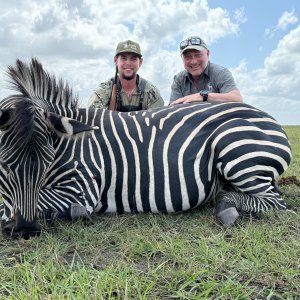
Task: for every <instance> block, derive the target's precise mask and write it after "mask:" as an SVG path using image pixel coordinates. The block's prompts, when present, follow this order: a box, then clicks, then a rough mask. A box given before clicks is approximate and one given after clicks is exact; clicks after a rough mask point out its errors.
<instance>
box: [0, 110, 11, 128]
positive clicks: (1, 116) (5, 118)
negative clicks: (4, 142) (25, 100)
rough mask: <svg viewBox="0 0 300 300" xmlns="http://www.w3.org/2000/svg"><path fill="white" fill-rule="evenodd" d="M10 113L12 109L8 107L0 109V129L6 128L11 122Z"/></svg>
mask: <svg viewBox="0 0 300 300" xmlns="http://www.w3.org/2000/svg"><path fill="white" fill-rule="evenodd" d="M12 113H13V110H12V109H11V108H9V109H0V129H3V128H6V127H8V126H9V125H10V123H11V122H12Z"/></svg>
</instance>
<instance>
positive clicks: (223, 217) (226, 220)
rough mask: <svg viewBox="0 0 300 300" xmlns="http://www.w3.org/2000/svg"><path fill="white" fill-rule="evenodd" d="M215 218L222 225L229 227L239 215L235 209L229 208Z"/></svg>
mask: <svg viewBox="0 0 300 300" xmlns="http://www.w3.org/2000/svg"><path fill="white" fill-rule="evenodd" d="M217 217H218V219H219V220H220V221H221V223H222V224H223V225H225V226H228V227H230V226H232V225H233V224H234V222H235V221H236V219H237V218H238V217H239V213H238V211H237V209H236V208H235V207H229V208H226V209H224V210H222V211H220V212H218V213H217Z"/></svg>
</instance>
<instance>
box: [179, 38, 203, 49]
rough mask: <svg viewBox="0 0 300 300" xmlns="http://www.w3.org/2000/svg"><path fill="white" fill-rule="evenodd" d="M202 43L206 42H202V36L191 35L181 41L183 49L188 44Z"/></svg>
mask: <svg viewBox="0 0 300 300" xmlns="http://www.w3.org/2000/svg"><path fill="white" fill-rule="evenodd" d="M202 44H204V43H203V42H202V40H201V39H200V38H198V37H190V38H188V39H186V40H184V41H182V42H181V43H180V50H183V49H184V48H186V47H187V46H188V45H198V46H200V45H202Z"/></svg>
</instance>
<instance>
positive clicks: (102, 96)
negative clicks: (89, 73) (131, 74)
mask: <svg viewBox="0 0 300 300" xmlns="http://www.w3.org/2000/svg"><path fill="white" fill-rule="evenodd" d="M141 79H142V80H144V81H145V88H144V99H143V105H142V108H143V109H145V110H146V109H150V108H157V107H161V106H164V100H163V99H162V97H161V95H160V92H159V90H158V88H157V87H156V86H154V85H153V84H152V83H151V82H149V81H148V80H146V79H144V78H141V77H138V86H137V87H136V88H135V89H134V90H133V93H132V95H131V96H130V97H128V96H127V95H126V93H125V92H123V90H122V89H121V93H120V95H121V97H122V105H132V106H137V107H138V106H139V102H140V93H139V90H140V86H141ZM112 87H113V78H111V79H109V80H108V81H105V82H102V83H100V85H99V86H98V88H97V89H96V90H95V91H94V92H93V93H92V95H91V97H90V99H89V104H88V105H89V106H90V107H93V108H106V109H107V108H108V105H109V100H110V96H111V92H112Z"/></svg>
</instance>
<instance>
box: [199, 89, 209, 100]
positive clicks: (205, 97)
mask: <svg viewBox="0 0 300 300" xmlns="http://www.w3.org/2000/svg"><path fill="white" fill-rule="evenodd" d="M208 93H209V92H208V91H206V90H201V91H200V95H201V96H202V98H203V102H204V101H207V98H208Z"/></svg>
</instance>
